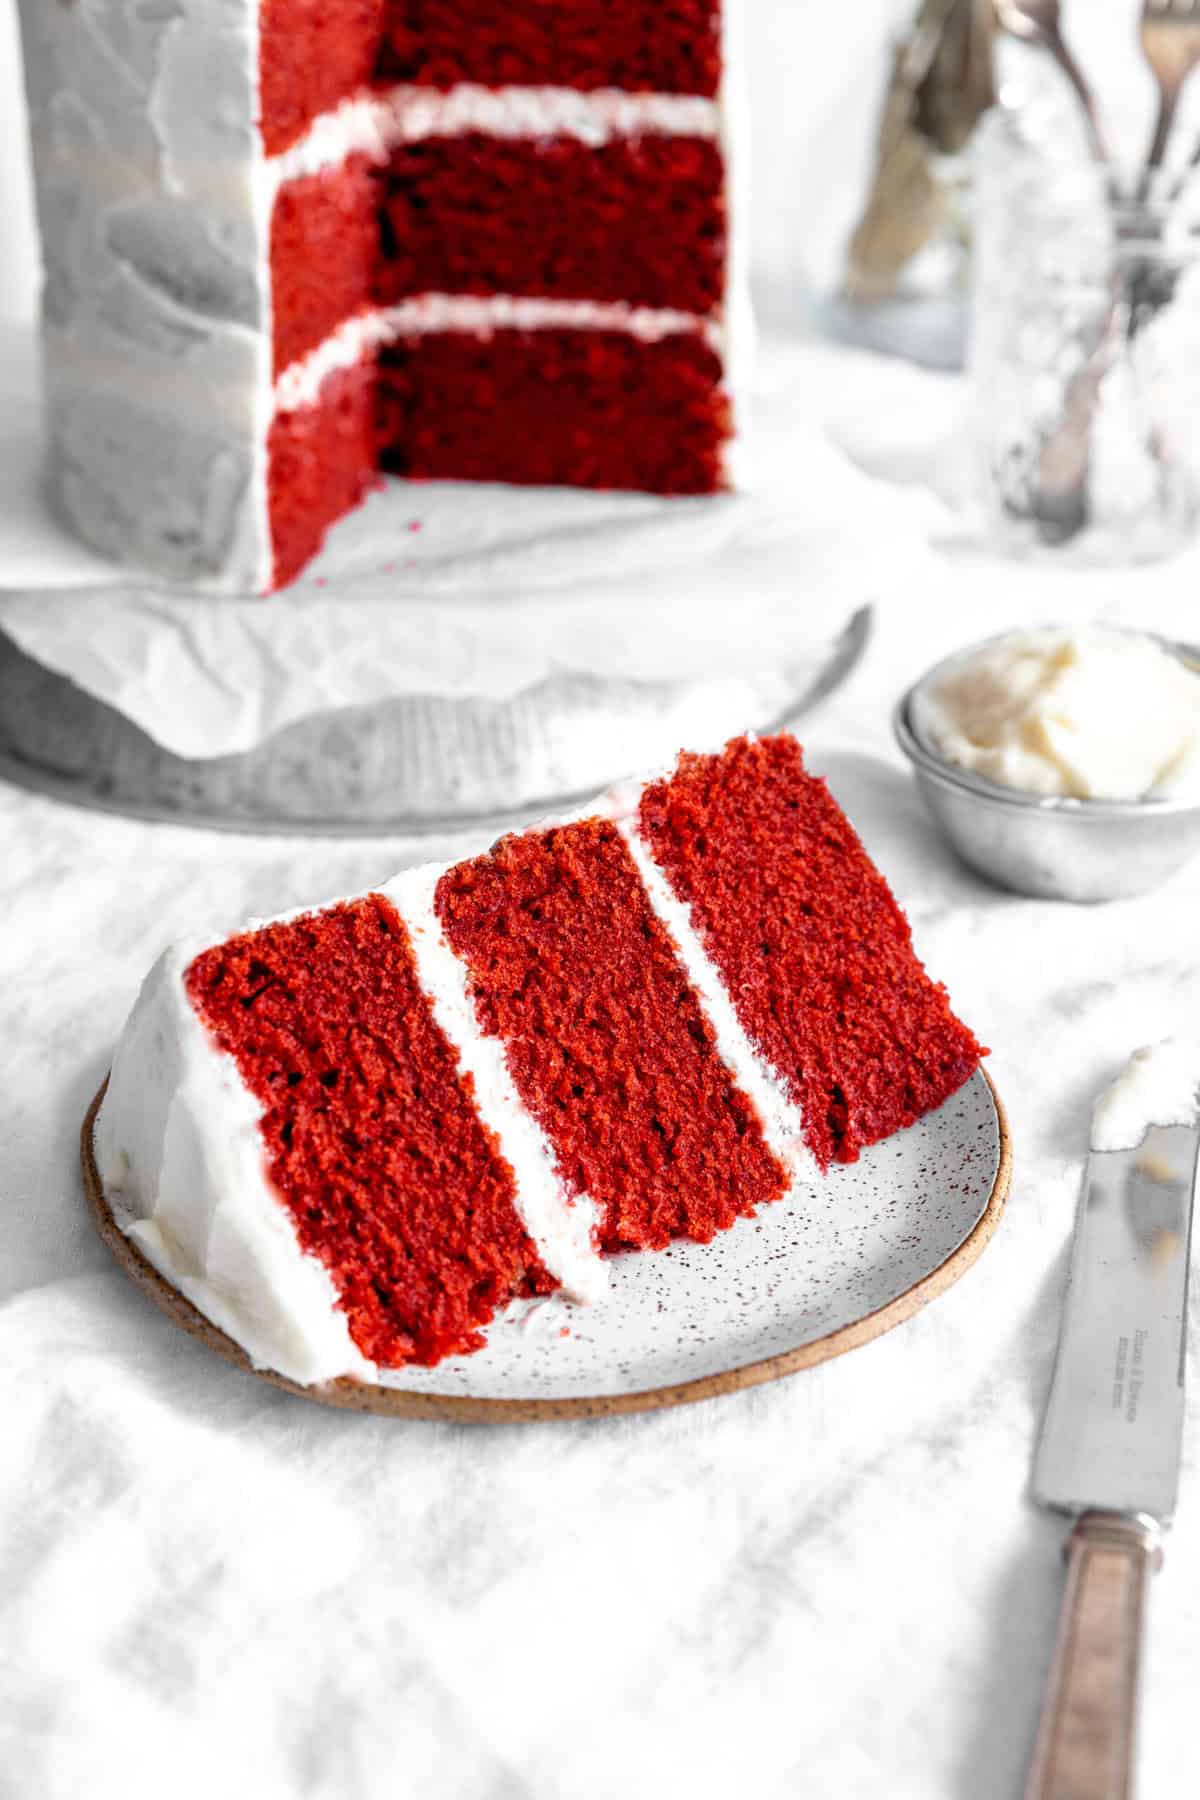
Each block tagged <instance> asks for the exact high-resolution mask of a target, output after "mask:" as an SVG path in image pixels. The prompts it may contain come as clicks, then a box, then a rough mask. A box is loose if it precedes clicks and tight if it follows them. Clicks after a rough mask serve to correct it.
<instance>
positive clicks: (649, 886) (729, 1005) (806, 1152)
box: [611, 787, 822, 1183]
mask: <svg viewBox="0 0 1200 1800" xmlns="http://www.w3.org/2000/svg"><path fill="white" fill-rule="evenodd" d="M640 794H641V788H640V787H639V788H637V789H635V790H632V791H628V790H622V789H616V790H614V793H613V795H612V798H611V804H612V811H613V818H614V822H615V823H616V826H617V829H618V831H619V832H620V833H621V836H622V838H623V839H624V840H625V843H626V845H627V846H628V849H629V853H630V855H631V856H632V857H633V860H634V862H635V863H636V865H637V871H638V874H639V875H640V876H641V878H642V885H643V886H644V888H645V890H646V897H647V899H648V900H649V902H650V906H651V910H652V911H653V912H654V914H655V916H656V917H657V918H658V920H659V922H660V924H662V925H663V926H664V927H665V928H666V931H667V934H668V936H669V937H670V938H671V940H672V942H673V943H674V945H675V948H676V950H677V951H678V954H679V960H680V962H681V963H682V964H683V967H684V969H685V970H686V971H687V977H688V980H689V981H690V982H691V984H692V986H693V988H694V989H695V991H696V993H697V994H698V995H699V998H700V1005H701V1008H702V1010H703V1012H704V1015H705V1017H706V1018H707V1020H708V1022H709V1024H710V1025H711V1026H712V1030H713V1036H714V1040H715V1043H716V1049H717V1054H718V1056H719V1057H720V1058H721V1061H722V1062H723V1063H724V1064H725V1067H726V1068H727V1069H728V1071H729V1073H730V1076H731V1077H732V1079H733V1081H734V1082H735V1083H736V1085H737V1086H738V1087H739V1088H741V1090H742V1092H743V1093H744V1094H745V1095H746V1096H747V1097H748V1098H749V1100H750V1101H751V1103H752V1105H753V1107H754V1110H755V1112H756V1113H757V1114H758V1116H759V1119H760V1120H761V1122H762V1128H763V1136H764V1137H765V1138H766V1141H767V1145H768V1148H769V1149H770V1150H771V1152H772V1153H773V1155H775V1156H776V1157H778V1159H779V1161H780V1162H781V1163H782V1164H783V1165H784V1167H785V1168H786V1169H787V1170H788V1171H789V1173H790V1174H791V1176H792V1178H793V1179H794V1180H799V1181H803V1182H805V1183H814V1182H819V1181H820V1180H821V1179H822V1176H821V1169H820V1165H819V1164H818V1162H817V1159H816V1157H815V1156H814V1155H813V1153H812V1151H811V1150H810V1149H809V1147H808V1145H807V1144H806V1143H805V1141H804V1120H803V1117H802V1115H801V1112H800V1109H799V1107H797V1106H795V1105H794V1104H793V1102H792V1101H791V1100H790V1099H789V1097H788V1092H787V1088H786V1085H785V1083H784V1081H783V1077H782V1076H781V1075H780V1074H779V1073H778V1071H777V1070H775V1069H773V1068H772V1067H771V1065H770V1064H769V1063H768V1062H767V1061H766V1059H765V1058H764V1057H763V1056H761V1055H760V1054H759V1052H758V1051H757V1050H756V1048H755V1046H754V1044H753V1043H752V1041H751V1039H750V1037H749V1036H748V1034H747V1033H746V1031H745V1030H744V1029H743V1027H742V1024H741V1022H740V1020H739V1019H738V1016H737V1013H736V1012H735V1011H734V1006H733V1002H732V1000H731V999H730V997H729V992H728V989H727V988H726V987H725V984H724V982H723V981H722V979H721V976H720V974H719V972H718V970H717V967H716V964H715V963H714V962H713V961H712V959H711V957H710V956H709V954H708V952H707V950H705V948H704V945H703V944H702V943H701V941H700V937H699V934H698V933H697V931H696V929H695V927H694V926H693V924H692V919H691V911H690V909H689V908H688V907H687V906H685V904H684V903H683V901H681V900H680V899H678V898H677V896H676V894H675V892H674V890H673V888H672V887H671V884H670V882H669V881H668V880H667V877H666V875H665V874H664V873H663V871H662V870H661V869H660V868H659V866H658V864H657V862H656V861H655V860H654V857H653V856H652V854H651V852H650V850H649V847H648V846H647V844H646V842H645V840H644V838H643V837H642V835H641V833H640V831H639V830H638V826H637V819H636V808H637V800H638V798H639V797H640Z"/></svg>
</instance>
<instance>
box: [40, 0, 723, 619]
mask: <svg viewBox="0 0 1200 1800" xmlns="http://www.w3.org/2000/svg"><path fill="white" fill-rule="evenodd" d="M733 4H734V0H724V4H722V0H669V4H664V0H511V3H510V4H507V5H504V6H500V5H497V4H496V0H444V3H439V4H438V5H437V6H428V5H426V4H425V3H424V0H319V3H318V0H221V3H220V4H219V5H218V4H215V3H214V0H174V3H173V4H171V5H169V6H157V5H154V6H152V5H146V6H135V5H133V4H117V5H112V4H109V3H108V0H73V3H72V4H70V5H57V4H47V0H21V18H22V36H23V42H24V49H25V64H26V77H27V87H28V92H29V111H30V119H31V125H32V132H33V148H34V166H35V176H36V184H37V198H38V214H39V220H40V225H41V232H42V241H43V250H44V259H45V290H44V308H43V315H44V341H45V352H46V355H45V362H46V384H47V395H48V405H49V422H50V485H51V491H52V494H53V497H54V499H55V502H56V505H57V506H58V509H59V511H60V512H61V514H62V515H63V517H64V519H65V520H66V521H67V522H68V523H69V524H70V525H71V526H72V527H73V528H74V529H75V530H76V531H77V532H78V533H80V534H81V535H82V536H83V537H84V538H85V539H87V540H88V541H89V542H91V543H92V544H94V545H96V546H97V547H98V548H99V549H101V550H103V551H105V552H106V553H108V554H109V555H112V556H114V557H116V558H118V559H120V560H123V561H128V562H131V563H135V564H141V565H143V566H146V567H150V568H153V569H156V570H159V571H161V572H163V573H165V574H167V575H169V576H173V577H176V578H181V579H183V580H186V581H189V582H193V583H195V584H198V585H202V586H210V587H214V588H226V589H230V590H232V591H241V592H263V591H266V590H268V589H270V588H272V587H278V586H281V585H283V584H285V583H286V582H288V581H290V580H291V579H292V578H293V577H294V576H295V575H296V574H297V573H298V572H299V570H300V569H302V568H303V566H304V564H305V563H306V562H307V561H308V559H309V558H310V557H311V556H312V555H313V554H314V553H315V551H316V550H317V549H318V548H319V547H320V544H321V542H322V539H323V537H324V535H325V532H326V530H327V529H328V527H329V526H330V525H331V524H332V523H333V522H334V521H335V520H336V519H338V518H339V517H340V516H341V515H342V514H343V513H345V512H346V511H347V510H348V509H350V508H352V507H353V506H355V505H356V504H357V503H358V501H359V500H361V499H362V498H363V496H364V495H365V493H366V492H367V491H368V489H369V488H370V487H371V486H372V485H373V484H374V483H375V482H377V480H378V479H379V475H378V471H379V470H380V469H381V468H382V469H387V470H391V471H394V472H395V473H397V474H400V475H404V476H410V477H414V478H434V477H437V478H449V479H460V480H467V481H488V482H516V483H536V484H552V485H570V486H580V487H590V488H631V489H642V490H647V491H651V492H655V493H661V494H666V495H677V494H706V493H712V492H715V491H717V490H720V489H722V488H725V487H728V486H729V485H730V481H731V472H730V449H731V444H732V440H733V435H734V426H735V417H734V413H735V395H734V392H733V366H734V362H735V360H736V358H737V355H738V349H737V344H736V342H735V339H737V337H738V335H739V323H740V322H742V315H743V314H744V311H745V297H744V283H743V280H742V274H741V270H740V267H739V264H738V257H737V244H736V241H735V223H736V221H735V218H734V209H733V205H732V200H731V183H732V178H731V159H732V157H733V154H734V152H733V133H732V125H731V113H732V111H733V86H734V82H733V77H732V75H731V72H730V69H729V43H730V21H729V19H728V18H727V17H726V12H727V9H729V8H731V7H732V6H733ZM743 335H744V332H743Z"/></svg>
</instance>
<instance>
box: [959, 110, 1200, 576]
mask: <svg viewBox="0 0 1200 1800" xmlns="http://www.w3.org/2000/svg"><path fill="white" fill-rule="evenodd" d="M1134 185H1135V186H1136V182H1135V183H1134ZM975 244H976V264H975V288H974V300H973V307H972V341H971V358H970V361H971V372H972V402H971V418H972V424H971V435H972V439H973V446H974V450H975V453H976V462H977V471H978V478H979V487H980V495H981V500H982V505H983V511H984V514H985V520H986V529H987V532H988V535H989V537H991V538H992V539H994V540H995V541H997V542H998V543H1000V544H1001V545H1002V546H1003V547H1005V548H1007V549H1008V550H1010V551H1013V552H1016V553H1018V554H1024V555H1037V554H1042V553H1044V554H1046V555H1049V556H1053V557H1055V558H1058V559H1063V560H1070V561H1073V562H1080V563H1094V564H1095V563H1107V564H1112V563H1121V562H1140V561H1147V560H1150V559H1152V558H1155V557H1160V556H1165V555H1168V554H1170V553H1171V552H1173V551H1175V550H1177V549H1179V548H1180V547H1181V546H1182V545H1183V544H1184V543H1186V542H1187V541H1188V540H1189V539H1190V538H1191V537H1192V536H1193V535H1194V533H1195V531H1196V528H1197V523H1198V522H1200V273H1198V271H1200V221H1198V220H1197V217H1196V208H1195V195H1194V193H1193V192H1191V191H1189V190H1187V189H1180V184H1179V182H1178V180H1177V178H1175V177H1163V178H1161V179H1160V180H1159V181H1158V183H1157V184H1156V186H1155V187H1153V188H1152V189H1151V191H1149V192H1148V193H1147V194H1146V196H1145V197H1144V198H1142V199H1138V198H1135V197H1132V196H1130V195H1129V194H1127V193H1126V194H1122V192H1121V191H1120V190H1119V188H1118V185H1117V183H1116V182H1115V180H1114V178H1113V177H1112V175H1111V173H1110V172H1109V171H1108V170H1107V169H1106V168H1105V167H1104V166H1103V165H1101V164H1099V163H1097V162H1096V161H1094V160H1092V159H1091V158H1089V157H1088V156H1087V155H1086V154H1083V155H1080V154H1078V153H1076V154H1073V155H1068V154H1064V152H1063V148H1062V146H1061V145H1051V146H1047V145H1045V144H1042V143H1040V142H1039V141H1038V140H1037V138H1036V137H1035V136H1034V135H1032V134H1031V133H1030V131H1029V130H1028V129H1027V127H1026V126H1025V124H1024V122H1023V120H1022V118H1021V116H1020V115H1019V114H1018V113H1016V112H1013V111H1011V110H1009V109H1006V108H1004V107H999V108H997V109H996V110H995V112H994V113H993V115H992V117H991V118H990V119H989V120H988V121H987V123H986V125H985V126H984V128H983V129H982V130H981V132H980V133H979V137H978V141H977V149H976V238H975Z"/></svg>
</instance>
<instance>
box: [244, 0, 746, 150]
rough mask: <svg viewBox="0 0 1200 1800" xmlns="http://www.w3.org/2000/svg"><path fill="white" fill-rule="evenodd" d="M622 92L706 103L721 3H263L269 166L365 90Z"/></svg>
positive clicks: (262, 92) (717, 54) (711, 89)
mask: <svg viewBox="0 0 1200 1800" xmlns="http://www.w3.org/2000/svg"><path fill="white" fill-rule="evenodd" d="M461 81H470V82H477V83H479V84H480V85H482V86H484V87H503V86H538V87H574V88H624V89H630V90H635V91H638V92H650V93H654V92H658V93H664V94H697V95H703V96H708V97H712V96H715V94H716V93H717V91H718V89H719V87H720V84H721V21H720V6H719V3H718V0H657V3H656V4H655V5H653V6H651V5H650V4H648V0H572V3H571V4H570V5H566V4H563V0H527V3H526V4H524V5H518V4H513V5H509V6H501V5H499V4H497V0H263V4H262V11H261V21H260V27H259V107H260V120H261V129H262V134H263V142H264V144H265V146H266V151H267V155H268V156H275V155H278V154H279V152H280V151H282V150H286V149H287V148H288V146H289V145H290V144H293V143H294V142H295V141H296V139H297V138H299V137H302V136H303V135H304V133H305V132H306V131H307V130H308V128H309V126H310V125H311V124H312V122H313V120H314V119H316V118H318V117H319V116H320V114H322V113H325V112H330V111H332V110H333V109H334V108H335V107H336V106H337V105H338V104H339V103H340V102H341V101H342V100H344V99H346V98H347V96H348V95H351V94H353V93H355V92H357V91H358V90H359V89H361V88H363V87H366V86H368V85H374V86H387V85H390V84H392V83H394V82H421V83H424V84H426V85H428V86H431V87H436V88H451V87H453V86H454V85H455V84H456V83H457V82H461Z"/></svg>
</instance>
